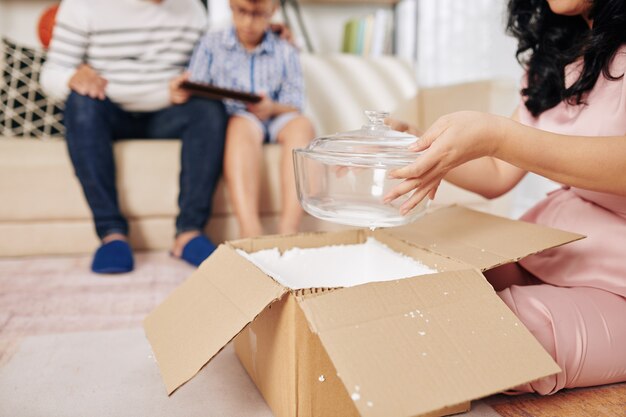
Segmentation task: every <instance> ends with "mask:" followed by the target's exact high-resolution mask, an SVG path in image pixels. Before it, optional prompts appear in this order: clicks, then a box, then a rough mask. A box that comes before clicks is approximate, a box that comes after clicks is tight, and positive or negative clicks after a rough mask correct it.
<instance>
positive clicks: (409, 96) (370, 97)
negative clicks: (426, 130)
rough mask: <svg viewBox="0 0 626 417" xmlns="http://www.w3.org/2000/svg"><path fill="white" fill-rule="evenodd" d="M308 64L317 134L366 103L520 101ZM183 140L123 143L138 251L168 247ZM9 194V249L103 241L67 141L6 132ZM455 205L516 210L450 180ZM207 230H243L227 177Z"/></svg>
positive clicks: (265, 211)
mask: <svg viewBox="0 0 626 417" xmlns="http://www.w3.org/2000/svg"><path fill="white" fill-rule="evenodd" d="M302 63H303V70H304V75H305V84H306V88H307V94H308V98H307V104H306V114H307V115H309V116H310V117H311V119H312V120H313V121H314V123H315V125H316V128H317V132H318V134H328V133H333V132H337V131H343V130H349V129H355V128H359V127H360V126H361V125H362V124H363V122H364V116H363V110H366V109H377V110H390V111H392V113H393V114H395V115H396V116H398V117H400V118H402V119H405V120H409V121H411V122H413V123H416V124H417V125H419V126H422V127H423V126H428V125H429V124H430V123H432V121H433V120H435V119H436V117H438V116H439V115H441V114H444V113H447V112H449V111H454V110H460V109H476V110H484V111H490V112H495V113H500V114H508V113H510V112H511V111H512V109H513V108H514V106H515V95H516V94H515V87H514V86H512V85H510V84H508V83H503V82H478V83H472V84H466V85H458V86H450V87H442V88H431V89H424V90H421V91H419V92H418V88H417V84H416V80H415V77H414V69H413V68H412V67H411V65H409V64H407V63H405V62H403V61H400V60H398V59H395V58H392V57H383V58H376V59H366V58H362V57H357V56H350V55H328V56H315V55H303V57H302ZM179 146H180V145H179V142H178V141H176V140H171V141H147V140H143V141H133V140H129V141H121V142H119V143H117V144H116V146H115V154H116V161H117V170H118V189H119V195H120V204H121V207H122V210H123V212H124V213H125V215H126V216H127V217H128V219H129V220H130V225H131V240H132V244H133V246H134V247H135V248H136V249H139V250H141V249H166V248H168V247H169V245H170V243H171V240H172V236H173V234H174V217H175V215H176V213H177V206H176V196H177V193H178V186H177V181H178V171H179V165H178V159H179V158H178V155H179V149H180V148H179ZM279 158H280V153H279V149H278V148H277V145H269V146H266V148H265V170H264V177H263V191H262V193H261V194H262V196H263V197H262V201H261V211H262V219H263V223H264V225H265V227H266V230H267V231H268V232H270V233H272V232H274V231H275V230H276V225H277V220H278V217H279V214H280V194H279V193H280V186H279V184H280V182H279ZM0 201H1V202H0V256H24V255H47V254H75V253H88V252H91V251H93V250H94V249H95V248H96V247H97V245H98V241H97V238H96V235H95V232H94V229H93V224H92V221H91V215H90V211H89V209H88V207H87V204H86V202H85V199H84V197H83V195H82V191H81V189H80V186H79V184H78V181H77V180H76V178H75V177H74V174H73V170H72V167H71V164H70V162H69V158H68V155H67V151H66V148H65V144H64V142H63V141H62V140H59V139H46V140H38V139H24V138H8V137H3V138H0ZM451 202H459V203H461V204H465V205H468V206H472V207H475V208H477V209H480V210H485V211H490V212H494V213H500V214H506V213H507V210H508V203H507V201H506V200H502V199H501V200H496V201H487V200H484V199H482V198H481V197H478V196H475V195H472V194H469V193H465V192H461V191H460V190H458V189H455V188H454V187H451V186H449V185H444V187H443V188H442V189H441V191H440V192H439V194H438V198H437V200H436V203H440V204H445V203H451ZM336 227H337V226H334V225H332V224H328V223H324V222H321V221H319V220H317V219H314V218H312V217H309V216H307V217H306V218H305V219H304V221H303V224H302V230H319V229H333V228H336ZM207 232H208V234H209V236H210V237H211V238H212V239H214V240H215V241H216V242H220V241H223V240H226V239H233V238H236V237H237V234H238V230H237V224H236V220H235V217H234V215H233V213H232V209H231V206H230V205H229V203H228V195H227V190H226V189H225V187H224V186H223V183H222V184H221V185H220V187H219V190H218V192H217V194H216V196H215V203H214V214H213V216H212V218H211V220H210V222H209V225H208V230H207Z"/></svg>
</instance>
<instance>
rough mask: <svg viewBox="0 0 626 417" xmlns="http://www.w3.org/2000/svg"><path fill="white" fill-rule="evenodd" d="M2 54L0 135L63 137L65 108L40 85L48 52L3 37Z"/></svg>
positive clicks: (0, 68) (0, 63)
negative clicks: (41, 73) (45, 92)
mask: <svg viewBox="0 0 626 417" xmlns="http://www.w3.org/2000/svg"><path fill="white" fill-rule="evenodd" d="M0 54H2V58H1V59H0V71H1V72H2V77H1V78H0V136H14V137H22V136H24V137H37V138H40V137H50V136H63V135H64V134H65V127H64V126H63V109H62V106H61V105H59V103H56V102H54V101H53V100H51V99H48V98H46V96H45V95H44V93H43V91H42V90H41V86H40V85H39V73H40V72H41V67H42V65H43V63H44V62H45V59H46V53H45V52H44V51H41V50H37V49H32V48H27V47H24V46H20V45H17V44H15V43H13V42H11V41H9V40H7V39H4V38H3V39H2V44H0Z"/></svg>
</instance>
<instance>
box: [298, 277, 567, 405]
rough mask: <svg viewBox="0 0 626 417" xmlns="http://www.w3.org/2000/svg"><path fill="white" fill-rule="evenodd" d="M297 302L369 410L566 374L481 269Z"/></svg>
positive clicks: (441, 401) (452, 401)
mask: <svg viewBox="0 0 626 417" xmlns="http://www.w3.org/2000/svg"><path fill="white" fill-rule="evenodd" d="M298 301H299V303H300V305H301V307H302V309H303V311H304V313H305V315H306V317H307V319H308V321H309V324H310V327H311V329H312V331H314V332H315V333H317V334H318V335H319V337H320V340H321V342H322V344H323V345H324V347H325V349H326V351H327V353H328V355H329V357H330V359H331V361H332V362H333V364H334V366H335V368H336V370H337V374H338V376H339V378H340V379H341V380H342V382H343V384H344V385H345V387H346V389H347V392H348V395H350V396H351V397H352V399H353V400H354V402H355V405H356V407H357V409H358V410H359V412H360V413H361V415H363V416H414V415H420V414H424V413H428V412H434V411H437V410H441V409H443V408H444V407H446V406H452V405H456V404H460V403H463V402H466V401H469V400H473V399H477V398H481V397H484V396H487V395H491V394H494V393H497V392H500V391H502V390H505V389H509V388H511V387H514V386H516V385H519V384H522V383H526V382H529V381H531V380H535V379H537V378H541V377H544V376H547V375H551V374H554V373H557V372H559V371H560V369H559V367H558V365H557V364H556V363H555V362H554V361H553V360H552V358H551V357H550V355H548V353H546V352H545V350H544V349H543V348H542V346H541V345H540V344H539V343H538V342H537V341H536V340H535V338H534V337H533V336H532V335H531V334H530V332H529V331H528V330H527V329H526V328H525V327H524V326H523V325H522V324H521V323H520V322H519V320H518V319H517V317H515V315H514V314H513V313H512V312H511V311H510V310H509V308H508V307H507V306H506V305H505V304H504V303H503V302H502V301H501V300H500V298H499V297H498V296H497V295H496V294H495V292H494V290H493V289H492V288H491V286H490V285H489V284H488V283H487V281H486V280H485V278H484V277H483V276H482V275H481V274H480V272H479V271H477V270H474V269H469V270H462V271H450V272H445V273H439V274H433V275H424V276H420V277H414V278H408V279H403V280H398V281H390V282H381V283H370V284H365V285H361V286H357V287H352V288H346V289H340V290H336V291H333V292H330V293H325V294H319V295H309V296H302V297H299V298H298Z"/></svg>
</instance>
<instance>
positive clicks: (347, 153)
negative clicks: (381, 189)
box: [302, 111, 419, 166]
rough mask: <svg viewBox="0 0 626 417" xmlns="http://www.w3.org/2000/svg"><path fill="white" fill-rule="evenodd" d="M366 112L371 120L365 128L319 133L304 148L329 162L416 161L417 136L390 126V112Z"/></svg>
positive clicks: (399, 163) (396, 163) (397, 163)
mask: <svg viewBox="0 0 626 417" xmlns="http://www.w3.org/2000/svg"><path fill="white" fill-rule="evenodd" d="M365 115H366V116H367V118H368V123H367V124H365V125H364V126H363V127H361V129H358V130H351V131H348V132H342V133H336V134H334V135H328V136H321V137H318V138H316V139H314V140H313V141H312V142H311V143H310V144H309V146H308V147H307V148H306V149H304V150H302V151H303V152H306V153H308V154H309V157H313V158H315V159H319V160H321V161H323V162H326V163H331V164H340V165H349V166H403V165H407V164H410V163H412V162H413V161H415V158H416V156H417V155H419V152H414V151H409V149H408V147H409V145H411V144H413V143H415V141H416V140H417V137H416V136H414V135H411V134H409V133H405V132H398V131H396V130H393V129H391V128H390V127H389V126H387V125H386V124H385V123H384V121H385V118H387V117H389V113H388V112H383V111H366V112H365Z"/></svg>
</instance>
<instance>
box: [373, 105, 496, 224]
mask: <svg viewBox="0 0 626 417" xmlns="http://www.w3.org/2000/svg"><path fill="white" fill-rule="evenodd" d="M507 120H508V119H506V118H503V117H499V116H494V115H490V114H487V113H479V112H471V111H463V112H458V113H452V114H449V115H446V116H443V117H441V118H439V119H438V120H437V121H436V122H435V123H434V124H433V125H432V126H431V127H430V128H429V129H428V130H427V131H426V132H425V133H424V134H423V135H422V136H421V137H420V138H419V139H418V141H417V142H416V143H415V144H413V145H411V147H409V149H410V150H412V151H415V152H419V151H425V152H424V153H423V154H422V155H420V156H419V157H418V158H416V160H415V162H413V163H412V164H410V165H407V166H405V167H403V168H399V169H396V170H394V171H392V172H391V174H390V175H391V177H392V178H402V179H404V181H403V182H402V183H401V184H400V185H398V186H396V187H395V188H393V189H392V190H391V191H390V192H389V193H388V194H387V195H386V196H385V202H387V203H389V202H391V201H393V200H395V199H396V198H398V197H400V196H401V195H404V194H406V193H408V192H410V191H412V190H415V192H414V193H413V195H412V196H411V198H409V199H408V200H407V201H405V202H404V203H403V204H402V205H401V206H400V212H401V213H402V214H406V213H408V212H409V211H410V210H411V209H412V208H413V207H415V206H416V205H417V204H418V203H419V202H420V201H422V200H423V199H424V198H425V197H426V196H428V197H429V198H430V199H431V200H432V199H434V198H435V193H436V192H437V188H438V187H439V184H440V183H441V180H442V179H443V178H444V177H445V176H446V174H447V173H448V172H449V171H450V170H451V169H453V168H455V167H457V166H459V165H461V164H463V163H465V162H468V161H471V160H473V159H478V158H481V157H483V156H491V155H493V154H494V152H495V149H496V144H497V138H498V137H499V136H500V134H501V133H502V132H503V130H504V128H503V125H504V124H505V122H506V121H507Z"/></svg>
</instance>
